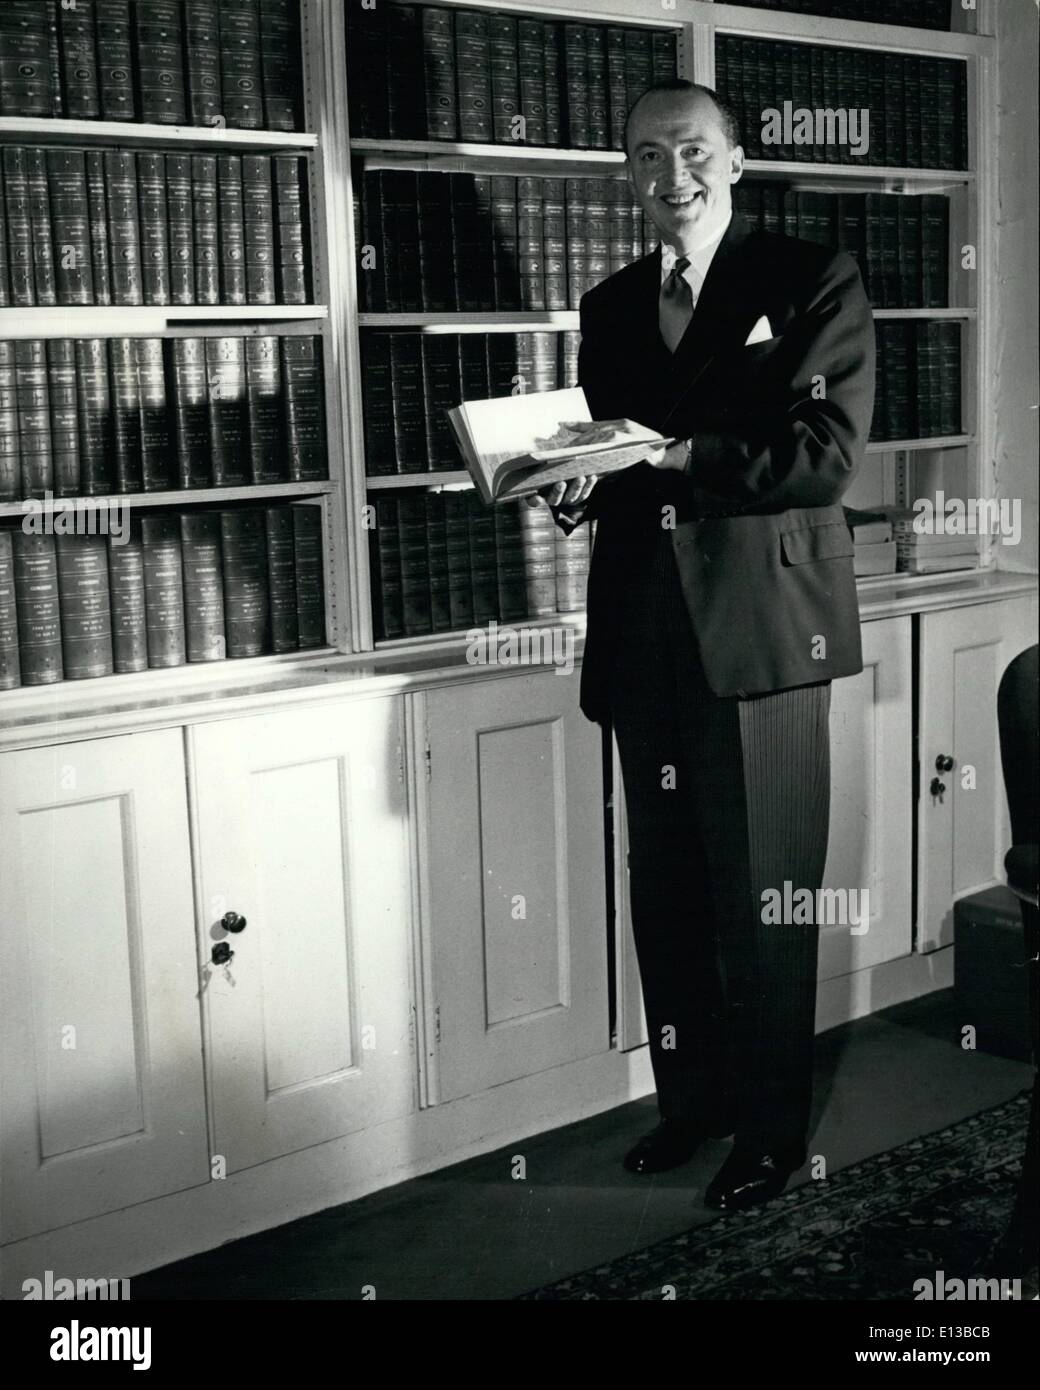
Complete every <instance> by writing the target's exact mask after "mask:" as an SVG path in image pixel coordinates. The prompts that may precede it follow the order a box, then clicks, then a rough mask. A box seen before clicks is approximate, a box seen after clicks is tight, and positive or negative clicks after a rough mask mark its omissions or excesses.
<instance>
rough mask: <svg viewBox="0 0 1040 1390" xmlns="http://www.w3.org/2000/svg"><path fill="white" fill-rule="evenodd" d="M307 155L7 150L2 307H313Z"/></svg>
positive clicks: (1, 205)
mask: <svg viewBox="0 0 1040 1390" xmlns="http://www.w3.org/2000/svg"><path fill="white" fill-rule="evenodd" d="M303 177H304V174H303V161H302V159H301V157H300V156H298V155H275V156H273V157H272V156H270V155H237V154H228V155H219V156H216V155H206V154H196V155H188V154H162V153H157V152H150V153H143V152H142V153H137V154H134V153H133V152H132V151H130V150H120V149H108V150H92V149H75V148H68V147H62V148H60V149H59V148H44V147H43V146H39V145H25V146H23V145H8V146H6V147H5V148H4V151H3V183H2V189H0V194H2V196H0V307H2V306H4V305H13V306H14V307H16V308H26V307H29V306H32V305H59V304H62V305H64V304H69V305H73V304H118V305H133V304H276V303H279V304H305V303H306V302H307V299H308V292H309V265H308V257H307V255H306V250H305V247H306V235H305V214H304V209H305V207H306V199H305V197H304V192H303V183H302V181H303Z"/></svg>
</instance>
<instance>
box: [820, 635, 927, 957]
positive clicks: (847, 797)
mask: <svg viewBox="0 0 1040 1390" xmlns="http://www.w3.org/2000/svg"><path fill="white" fill-rule="evenodd" d="M910 643H911V632H910V619H909V618H908V617H905V618H887V619H884V620H882V621H879V622H872V623H864V624H863V670H862V671H861V672H860V673H859V675H857V676H849V677H846V678H845V679H844V680H838V681H834V682H833V684H832V686H831V718H830V729H831V813H830V838H829V841H828V847H827V863H826V867H825V868H824V874H823V886H824V888H833V889H839V890H846V891H847V892H849V894H850V897H849V899H848V901H849V902H850V904H851V903H852V902H853V901H855V902H856V903H857V905H858V906H859V907H860V908H862V905H863V897H862V894H863V893H864V892H866V893H867V894H868V897H867V899H866V901H867V903H868V904H869V913H868V915H867V916H866V919H865V920H863V921H858V922H856V923H855V924H852V923H849V924H848V925H845V926H825V927H822V928H821V930H820V961H819V978H820V979H821V980H829V979H833V978H834V976H836V975H847V974H849V973H850V972H851V971H853V970H863V969H865V968H866V967H868V966H871V965H880V964H881V962H882V961H886V960H896V959H898V958H899V957H900V956H906V955H909V954H910V951H911V949H912V944H913V923H912V921H911V900H910V879H911V854H912V841H911V816H912V811H913V807H912V785H913V739H912V726H911V682H912V676H911V665H910ZM852 892H855V893H857V894H858V895H859V896H858V897H857V898H856V899H852V898H851V893H852ZM863 928H866V930H863Z"/></svg>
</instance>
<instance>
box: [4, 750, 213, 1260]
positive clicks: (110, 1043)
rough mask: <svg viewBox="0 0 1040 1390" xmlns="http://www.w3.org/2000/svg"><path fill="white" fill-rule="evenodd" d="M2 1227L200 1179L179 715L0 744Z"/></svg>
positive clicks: (200, 1118) (33, 1227)
mask: <svg viewBox="0 0 1040 1390" xmlns="http://www.w3.org/2000/svg"><path fill="white" fill-rule="evenodd" d="M0 844H2V845H3V853H2V858H0V922H2V952H3V962H2V970H3V986H2V989H3V993H2V1012H3V1106H2V1114H0V1131H2V1137H3V1152H4V1163H3V1182H4V1203H3V1238H4V1239H5V1240H11V1239H17V1238H18V1237H21V1236H25V1235H29V1234H32V1233H34V1232H37V1231H41V1230H47V1229H51V1228H53V1227H56V1226H61V1225H66V1224H68V1223H70V1222H73V1221H81V1220H84V1219H86V1218H88V1217H91V1216H96V1215H99V1214H100V1213H102V1212H107V1211H114V1210H117V1209H118V1208H120V1207H123V1206H128V1205H130V1204H131V1203H134V1202H139V1201H143V1200H145V1199H147V1198H150V1197H157V1196H161V1195H162V1194H163V1193H166V1192H172V1191H176V1190H178V1189H180V1188H184V1187H190V1186H192V1185H193V1184H195V1183H203V1182H206V1181H207V1180H208V1177H209V1161H208V1153H207V1144H206V1124H205V1096H204V1090H203V1080H202V1055H201V1034H200V1027H199V1010H198V1000H197V994H198V972H197V968H196V957H195V933H194V912H193V902H192V890H191V853H190V847H189V841H188V815H187V800H186V797H185V793H184V754H183V744H182V737H181V734H180V731H179V730H168V731H163V732H159V733H148V734H138V735H133V736H130V737H125V738H112V739H100V740H97V741H96V742H89V743H77V744H70V745H67V746H65V747H62V748H54V749H51V748H44V749H34V750H32V751H27V752H18V753H7V754H5V755H4V756H3V757H2V758H0Z"/></svg>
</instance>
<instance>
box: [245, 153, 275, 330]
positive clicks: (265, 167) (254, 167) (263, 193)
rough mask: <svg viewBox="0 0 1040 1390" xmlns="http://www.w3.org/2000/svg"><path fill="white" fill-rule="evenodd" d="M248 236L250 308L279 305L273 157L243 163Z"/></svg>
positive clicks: (247, 157)
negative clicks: (272, 184)
mask: <svg viewBox="0 0 1040 1390" xmlns="http://www.w3.org/2000/svg"><path fill="white" fill-rule="evenodd" d="M242 196H243V201H244V209H245V232H246V241H245V246H246V298H247V300H248V302H249V303H250V304H273V303H274V302H275V269H274V266H275V247H274V197H273V194H272V190H271V158H270V156H269V155H245V156H244V157H243V159H242Z"/></svg>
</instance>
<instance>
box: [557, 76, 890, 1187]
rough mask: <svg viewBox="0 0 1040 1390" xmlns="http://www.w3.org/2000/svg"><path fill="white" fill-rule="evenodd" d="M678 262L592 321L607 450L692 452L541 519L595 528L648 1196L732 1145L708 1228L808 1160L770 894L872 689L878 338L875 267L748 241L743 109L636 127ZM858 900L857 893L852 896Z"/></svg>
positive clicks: (593, 659) (591, 349)
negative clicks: (858, 486) (850, 692)
mask: <svg viewBox="0 0 1040 1390" xmlns="http://www.w3.org/2000/svg"><path fill="white" fill-rule="evenodd" d="M626 136H627V156H628V158H627V172H628V179H629V182H630V184H631V186H632V188H633V190H634V192H635V195H636V197H637V198H638V200H639V202H640V204H641V205H642V207H643V209H644V210H645V211H646V213H647V214H648V215H649V216H650V217H651V218H652V220H653V222H654V224H655V226H656V227H657V230H658V232H659V233H660V237H661V245H660V247H659V248H658V249H657V250H656V251H654V252H653V253H652V254H651V255H649V256H646V257H644V258H643V259H642V260H640V261H637V262H635V263H634V264H633V265H630V266H628V267H626V268H625V269H624V270H621V271H619V272H618V273H617V274H616V275H613V276H611V277H610V278H609V279H608V280H605V281H604V282H603V283H602V284H600V285H597V286H596V287H595V289H593V290H591V291H589V293H588V294H586V295H585V296H584V298H583V299H582V302H581V332H582V342H581V354H580V358H579V380H580V383H581V385H582V387H583V388H584V390H585V394H586V397H587V398H588V402H589V406H590V409H591V411H592V414H593V416H594V417H595V418H596V419H597V420H598V421H600V422H603V421H606V422H607V423H606V425H604V424H603V423H599V424H594V425H592V426H589V427H588V428H587V431H586V433H587V436H588V438H589V439H590V440H592V439H595V438H598V437H599V436H600V435H604V434H606V433H608V432H609V430H610V429H611V428H612V427H613V424H614V423H616V421H617V417H622V418H625V419H630V420H635V421H638V422H640V423H641V424H644V425H648V426H651V427H653V428H655V429H657V430H659V431H661V432H662V433H663V434H666V435H668V436H670V437H672V438H675V439H677V440H678V441H680V442H678V443H677V444H674V445H672V446H671V447H669V448H667V449H659V450H656V451H654V452H653V453H652V454H651V455H650V456H649V457H648V458H647V460H646V461H645V462H643V463H639V464H637V465H635V467H633V468H629V469H626V470H624V471H623V472H621V473H617V474H614V475H613V476H609V477H607V478H604V479H600V481H599V483H598V485H596V486H595V487H594V486H593V483H594V480H593V479H590V478H584V477H575V478H574V479H573V480H572V481H571V482H570V483H568V484H558V485H557V486H556V487H555V488H554V489H552V490H551V491H549V492H548V493H547V494H546V495H547V498H548V501H549V502H550V505H551V506H552V507H553V509H554V514H555V515H556V518H557V522H558V523H559V524H560V525H561V526H562V527H563V528H564V529H565V530H566V529H570V528H572V527H573V526H575V525H579V524H581V522H583V521H586V520H591V519H593V518H595V519H596V520H597V524H598V529H597V534H596V543H595V548H594V553H593V559H592V571H591V575H590V581H589V598H588V636H587V639H586V646H585V655H584V662H583V670H582V691H581V704H582V709H583V710H584V712H585V713H586V714H587V715H588V716H589V718H591V719H594V720H596V721H598V722H601V723H608V722H609V723H610V724H611V725H612V726H613V729H614V732H615V735H616V738H617V743H618V749H619V753H620V759H621V767H622V774H623V780H624V788H625V797H626V803H627V808H628V829H629V846H630V852H629V875H630V890H631V903H632V921H633V931H634V935H635V944H636V951H637V956H638V960H639V967H640V974H641V977H642V985H643V997H644V1003H645V1006H646V1016H647V1024H648V1029H649V1036H650V1049H651V1057H652V1061H653V1067H654V1076H655V1081H656V1085H657V1097H658V1105H659V1109H660V1113H661V1123H660V1124H659V1125H658V1126H657V1128H656V1129H654V1130H653V1131H652V1132H651V1133H650V1134H648V1135H647V1136H645V1137H644V1138H643V1139H642V1140H641V1141H640V1142H639V1144H637V1146H636V1147H635V1149H633V1150H632V1152H631V1153H630V1154H629V1155H628V1156H627V1158H626V1159H625V1166H626V1167H627V1168H628V1169H629V1171H631V1172H636V1173H654V1172H660V1171H662V1170H664V1169H666V1168H671V1167H675V1166H676V1165H678V1164H680V1163H683V1162H685V1161H686V1160H687V1159H689V1158H690V1157H691V1155H692V1154H693V1153H694V1151H695V1150H696V1149H697V1147H698V1146H699V1145H700V1144H701V1143H702V1141H703V1140H704V1139H706V1138H707V1137H709V1136H718V1137H725V1136H727V1135H730V1134H732V1135H734V1145H733V1149H732V1152H731V1154H730V1156H729V1158H728V1159H727V1161H726V1163H725V1164H724V1165H723V1167H722V1169H721V1171H720V1172H719V1173H718V1174H717V1175H716V1177H715V1179H714V1180H713V1181H712V1183H711V1184H710V1185H709V1187H708V1190H707V1193H706V1195H705V1200H706V1202H707V1203H708V1205H709V1206H713V1207H716V1208H721V1209H724V1210H729V1209H733V1208H739V1207H747V1206H751V1205H753V1204H754V1203H757V1202H760V1201H763V1200H766V1199H767V1198H769V1197H771V1196H774V1195H776V1194H777V1193H779V1192H780V1191H782V1190H783V1188H784V1186H785V1184H786V1182H787V1180H788V1178H789V1177H790V1175H791V1173H793V1172H794V1171H795V1170H796V1169H798V1168H799V1167H800V1166H801V1165H802V1163H803V1162H804V1161H805V1157H806V1143H807V1135H808V1125H809V1113H810V1101H811V1079H812V1041H813V1022H814V1005H815V991H816V956H817V928H816V927H815V926H808V927H807V926H805V925H795V924H792V923H786V924H779V925H773V924H770V925H766V924H764V923H763V921H762V902H763V894H765V893H767V892H768V890H770V889H775V890H779V891H781V892H782V891H783V889H784V885H785V883H790V884H791V885H792V887H793V888H795V889H797V888H808V889H810V890H811V891H812V892H813V893H814V894H815V890H816V889H817V888H818V887H819V886H820V882H821V879H822V875H823V868H824V860H825V858H826V851H827V830H828V807H829V776H830V772H829V733H828V714H829V705H830V682H831V680H832V679H834V678H836V677H840V676H845V675H851V674H853V673H855V672H858V671H860V670H861V669H862V657H861V651H860V634H859V613H858V607H857V602H856V589H855V581H854V578H853V570H852V542H851V538H850V536H849V533H848V530H847V528H846V526H845V523H844V517H843V513H842V508H841V505H840V498H841V496H842V494H843V492H844V491H845V489H846V488H847V487H848V485H849V483H850V482H851V480H852V477H853V475H854V474H855V472H856V469H857V467H858V465H859V463H860V460H861V457H862V454H863V450H864V446H865V444H866V440H867V433H868V429H869V425H870V419H871V412H872V407H873V392H874V331H873V322H872V318H871V312H870V307H869V305H868V303H867V299H866V296H865V294H864V291H863V286H862V282H861V280H860V276H859V272H858V270H857V267H856V264H855V262H854V261H853V260H852V259H851V258H850V257H848V256H846V255H844V254H842V253H834V252H832V251H830V250H828V249H826V248H824V247H822V246H817V245H815V244H813V243H809V242H803V241H798V240H795V239H793V238H785V237H778V236H773V235H769V234H765V233H759V232H753V231H752V230H751V229H750V228H749V227H748V225H747V224H746V223H745V222H744V220H743V219H742V218H741V217H740V216H738V215H735V214H734V212H733V206H732V196H731V195H732V188H733V185H734V184H735V183H736V182H737V181H738V180H739V179H740V177H741V174H742V171H743V151H742V149H741V147H740V143H739V132H738V129H737V125H736V121H735V119H734V116H733V113H732V112H731V111H730V109H729V108H728V107H727V106H726V105H725V103H723V102H722V101H720V100H719V98H718V97H717V96H716V95H715V94H714V93H713V92H712V91H711V90H710V89H708V88H705V87H701V86H697V85H695V84H693V83H689V82H684V81H681V80H678V79H677V80H675V81H669V82H666V83H662V84H659V85H657V86H655V87H652V88H651V89H650V90H649V91H648V92H646V93H644V94H643V96H642V97H641V98H640V99H639V101H637V102H636V103H635V105H634V106H633V108H632V110H631V111H630V113H629V119H628V127H627V132H626ZM849 886H853V885H849Z"/></svg>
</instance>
